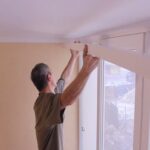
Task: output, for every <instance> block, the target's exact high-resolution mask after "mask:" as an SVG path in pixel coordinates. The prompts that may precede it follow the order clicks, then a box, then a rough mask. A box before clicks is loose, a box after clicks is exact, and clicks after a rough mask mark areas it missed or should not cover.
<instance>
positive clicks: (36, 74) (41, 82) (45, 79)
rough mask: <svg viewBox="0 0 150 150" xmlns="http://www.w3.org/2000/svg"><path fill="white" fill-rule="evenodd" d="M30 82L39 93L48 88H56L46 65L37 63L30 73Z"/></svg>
mask: <svg viewBox="0 0 150 150" xmlns="http://www.w3.org/2000/svg"><path fill="white" fill-rule="evenodd" d="M31 80H32V82H33V83H34V85H35V86H36V88H37V89H38V90H39V91H42V90H43V89H44V88H46V87H47V86H49V88H50V89H54V88H55V86H56V83H55V80H54V78H53V76H52V73H51V71H50V69H49V67H48V65H46V64H44V63H39V64H37V65H35V67H34V68H33V69H32V71H31Z"/></svg>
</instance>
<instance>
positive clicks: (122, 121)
mask: <svg viewBox="0 0 150 150" xmlns="http://www.w3.org/2000/svg"><path fill="white" fill-rule="evenodd" d="M103 73H104V74H103V77H104V81H103V88H104V97H103V100H104V103H103V104H104V106H103V107H104V108H103V110H104V113H103V115H104V116H103V150H133V135H134V106H135V73H133V72H131V71H129V70H126V69H124V68H122V67H120V66H117V65H115V64H112V63H110V62H107V61H104V70H103Z"/></svg>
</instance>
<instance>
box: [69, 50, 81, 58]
mask: <svg viewBox="0 0 150 150" xmlns="http://www.w3.org/2000/svg"><path fill="white" fill-rule="evenodd" d="M70 52H71V56H72V58H78V57H79V55H80V52H79V51H77V50H73V49H70Z"/></svg>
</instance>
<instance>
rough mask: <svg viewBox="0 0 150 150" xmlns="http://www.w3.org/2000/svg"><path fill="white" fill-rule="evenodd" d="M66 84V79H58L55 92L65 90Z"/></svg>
mask: <svg viewBox="0 0 150 150" xmlns="http://www.w3.org/2000/svg"><path fill="white" fill-rule="evenodd" d="M64 86H65V80H64V79H62V78H60V79H59V80H58V81H57V86H56V88H55V93H62V92H63V90H64Z"/></svg>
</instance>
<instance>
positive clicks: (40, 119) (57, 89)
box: [31, 45, 99, 150]
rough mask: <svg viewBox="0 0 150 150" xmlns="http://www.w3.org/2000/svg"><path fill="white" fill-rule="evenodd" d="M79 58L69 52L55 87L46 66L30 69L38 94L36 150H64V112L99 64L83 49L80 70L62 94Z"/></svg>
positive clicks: (41, 65)
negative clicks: (37, 149)
mask: <svg viewBox="0 0 150 150" xmlns="http://www.w3.org/2000/svg"><path fill="white" fill-rule="evenodd" d="M78 57H79V51H74V50H71V58H70V60H69V62H68V64H67V66H66V68H65V69H64V71H63V73H62V74H61V77H60V79H59V80H58V82H57V84H56V83H55V79H54V76H53V74H52V72H51V71H50V69H49V67H48V66H47V65H46V64H43V63H40V64H37V65H36V66H35V67H34V68H33V69H32V72H31V79H32V81H33V83H34V85H35V86H36V88H37V89H38V91H39V96H38V98H37V100H36V101H35V104H34V111H35V116H36V126H35V129H36V136H37V142H38V148H39V150H63V136H62V123H63V120H64V118H63V114H64V111H65V108H66V106H68V105H71V104H73V102H74V101H75V100H76V99H77V97H78V96H79V95H80V93H81V91H82V90H83V88H84V86H85V84H86V82H87V80H88V77H89V75H90V74H91V72H92V71H93V70H94V69H95V68H96V66H97V65H98V62H99V59H98V58H97V57H93V56H92V55H89V54H88V47H87V45H85V47H84V51H83V66H82V68H81V70H80V72H79V74H78V75H77V77H76V78H75V79H74V80H73V82H72V83H71V84H69V86H68V87H67V88H66V89H65V90H64V85H65V83H66V82H68V81H69V78H70V75H71V73H72V70H73V67H74V65H75V62H76V60H77V58H78Z"/></svg>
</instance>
